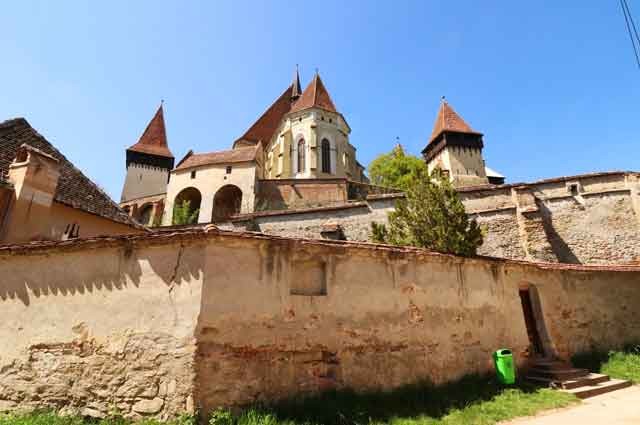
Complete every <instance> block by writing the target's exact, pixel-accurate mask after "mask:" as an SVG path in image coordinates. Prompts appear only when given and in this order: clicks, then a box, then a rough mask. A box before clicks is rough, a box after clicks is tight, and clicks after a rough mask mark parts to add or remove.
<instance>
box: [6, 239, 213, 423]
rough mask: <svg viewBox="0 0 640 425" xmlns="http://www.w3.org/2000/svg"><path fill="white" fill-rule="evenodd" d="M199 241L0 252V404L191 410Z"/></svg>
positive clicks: (96, 412) (103, 410) (96, 410)
mask: <svg viewBox="0 0 640 425" xmlns="http://www.w3.org/2000/svg"><path fill="white" fill-rule="evenodd" d="M203 254H204V252H203V249H202V247H199V246H197V245H193V244H190V245H185V246H184V248H181V246H180V242H179V241H178V242H176V243H174V244H172V245H165V246H158V247H148V248H145V249H137V248H135V247H133V246H132V245H130V244H127V243H126V242H123V243H121V244H119V246H116V247H106V248H96V249H92V248H87V249H79V250H76V251H72V252H70V251H61V252H55V251H54V252H43V253H41V254H37V253H34V254H33V255H30V254H28V255H25V254H22V255H6V254H5V255H0V275H1V276H2V283H1V284H0V318H1V322H2V326H0V341H3V343H2V344H0V409H3V410H4V409H9V408H36V407H40V408H41V407H55V408H61V409H64V410H66V411H69V412H75V413H79V414H82V415H89V416H104V415H105V414H107V413H108V412H110V411H116V410H117V411H119V412H121V413H123V414H125V415H127V416H132V417H139V416H141V415H154V416H157V417H168V416H170V415H175V414H176V413H177V412H183V411H188V410H191V409H192V406H193V399H192V386H193V384H192V383H193V379H194V374H193V358H194V352H195V339H194V335H193V329H194V328H195V323H196V319H197V314H198V312H199V308H200V288H201V283H202V278H203V273H202V264H203Z"/></svg>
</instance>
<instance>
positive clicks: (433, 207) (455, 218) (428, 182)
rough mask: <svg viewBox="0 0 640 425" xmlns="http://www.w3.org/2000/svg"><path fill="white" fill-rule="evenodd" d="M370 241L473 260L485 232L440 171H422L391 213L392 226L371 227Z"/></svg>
mask: <svg viewBox="0 0 640 425" xmlns="http://www.w3.org/2000/svg"><path fill="white" fill-rule="evenodd" d="M371 239H372V240H373V241H374V242H379V243H388V244H391V245H399V246H416V247H421V248H427V249H431V250H434V251H439V252H445V253H451V254H458V255H464V256H472V255H475V254H476V251H477V249H478V247H479V246H480V245H482V231H481V229H480V227H479V226H478V224H477V223H476V221H475V220H470V219H469V217H468V216H467V214H466V212H465V209H464V205H463V204H462V201H461V200H460V198H459V197H458V193H457V192H456V190H455V188H454V187H453V185H452V184H451V183H450V182H449V180H448V179H447V178H446V177H445V176H444V175H443V174H442V172H441V171H440V170H437V169H436V170H435V171H434V172H433V173H432V174H431V175H430V174H429V173H428V172H427V171H425V170H419V171H418V172H417V173H416V174H415V176H414V177H413V178H412V179H411V181H410V183H409V184H408V185H407V187H406V189H405V197H404V198H403V199H400V200H398V201H397V203H396V208H395V211H392V212H390V213H389V224H388V225H387V226H386V225H384V224H378V223H371Z"/></svg>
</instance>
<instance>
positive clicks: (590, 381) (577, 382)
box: [525, 373, 609, 390]
mask: <svg viewBox="0 0 640 425" xmlns="http://www.w3.org/2000/svg"><path fill="white" fill-rule="evenodd" d="M525 379H527V380H528V381H530V382H533V383H536V384H540V385H544V386H548V387H551V388H563V389H565V390H570V389H573V388H577V387H582V386H585V385H596V384H601V383H603V382H606V381H608V380H609V376H608V375H603V374H601V373H590V374H588V375H586V376H584V377H582V378H577V379H569V380H564V381H562V380H557V379H553V378H543V377H539V376H527V377H525Z"/></svg>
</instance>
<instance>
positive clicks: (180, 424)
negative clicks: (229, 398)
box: [0, 412, 196, 425]
mask: <svg viewBox="0 0 640 425" xmlns="http://www.w3.org/2000/svg"><path fill="white" fill-rule="evenodd" d="M129 424H131V421H128V420H125V419H123V418H119V417H112V418H107V419H100V420H98V419H84V418H80V417H74V416H58V415H56V414H55V413H54V412H34V413H28V414H4V415H3V414H0V425H129ZM195 424H196V420H195V418H193V417H191V416H184V417H182V418H180V419H176V420H174V421H170V422H160V421H156V420H142V421H139V422H136V425H195Z"/></svg>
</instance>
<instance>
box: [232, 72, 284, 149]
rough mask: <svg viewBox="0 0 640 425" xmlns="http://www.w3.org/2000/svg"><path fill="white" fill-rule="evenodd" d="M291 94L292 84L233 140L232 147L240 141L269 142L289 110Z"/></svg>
mask: <svg viewBox="0 0 640 425" xmlns="http://www.w3.org/2000/svg"><path fill="white" fill-rule="evenodd" d="M292 96H293V84H292V85H290V86H289V87H287V89H286V90H285V91H284V92H283V93H282V94H281V95H280V97H278V99H276V101H275V102H273V104H272V105H271V106H269V108H268V109H267V110H266V111H265V112H264V113H263V114H262V115H261V116H260V118H258V120H257V121H256V122H255V123H254V124H253V125H252V126H251V127H249V129H248V130H247V131H246V132H245V133H244V134H243V135H242V136H241V137H240V138H238V140H236V141H235V143H234V147H235V146H236V144H237V143H238V142H240V141H247V142H249V143H252V144H257V143H258V142H260V141H262V142H263V143H264V144H267V143H269V141H270V140H271V138H272V137H273V134H274V133H275V132H276V130H277V129H278V126H279V125H280V122H282V118H283V117H284V116H285V115H286V114H287V113H289V111H290V110H291V104H292V102H293V99H294V98H293V97H292Z"/></svg>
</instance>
